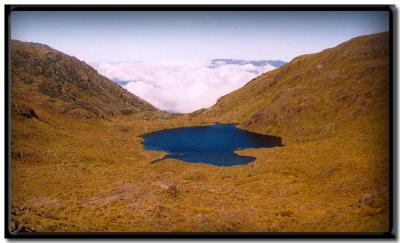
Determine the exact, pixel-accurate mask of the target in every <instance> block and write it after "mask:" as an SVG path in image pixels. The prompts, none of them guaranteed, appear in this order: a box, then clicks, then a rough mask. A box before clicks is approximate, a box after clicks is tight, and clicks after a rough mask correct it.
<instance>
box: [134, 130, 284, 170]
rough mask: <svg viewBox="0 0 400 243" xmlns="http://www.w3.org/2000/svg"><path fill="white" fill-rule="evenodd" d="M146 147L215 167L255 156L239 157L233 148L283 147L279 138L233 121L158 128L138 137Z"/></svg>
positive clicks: (180, 158)
mask: <svg viewBox="0 0 400 243" xmlns="http://www.w3.org/2000/svg"><path fill="white" fill-rule="evenodd" d="M141 137H142V138H143V145H144V148H145V149H146V150H156V151H164V152H167V153H168V155H166V156H165V157H164V158H161V159H158V160H155V161H153V162H152V163H156V162H160V161H162V160H164V159H167V158H173V159H179V160H183V161H186V162H191V163H196V162H197V163H206V164H212V165H219V166H232V165H240V164H247V163H250V162H252V161H254V160H255V159H256V158H255V157H251V156H240V155H238V154H235V153H234V151H235V150H240V149H246V148H272V147H276V146H283V145H282V140H281V138H280V137H275V136H268V135H263V134H258V133H253V132H249V131H245V130H242V129H239V128H237V127H236V126H235V125H234V124H220V123H216V124H214V125H211V126H195V127H181V128H173V129H166V130H161V131H157V132H153V133H148V134H145V135H142V136H141Z"/></svg>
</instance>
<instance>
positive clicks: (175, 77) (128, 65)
mask: <svg viewBox="0 0 400 243" xmlns="http://www.w3.org/2000/svg"><path fill="white" fill-rule="evenodd" d="M95 67H96V69H97V70H98V72H99V73H100V74H102V75H104V76H106V77H107V78H109V79H111V80H113V81H116V82H117V81H118V82H119V83H120V84H121V85H122V86H123V87H124V88H125V89H127V90H128V91H130V92H131V93H133V94H135V95H137V96H139V97H141V98H143V99H144V100H146V101H148V102H150V103H151V104H153V105H154V106H156V107H157V108H159V109H161V110H165V111H170V112H179V113H189V112H192V111H195V110H198V109H201V108H208V107H210V106H212V105H214V104H215V103H216V101H217V99H218V98H219V97H221V96H223V95H225V94H227V93H229V92H232V91H234V90H236V89H238V88H240V87H242V86H243V85H245V84H246V83H247V82H249V81H250V80H251V79H253V78H255V77H257V76H259V75H260V74H262V73H264V72H267V71H270V70H273V69H274V68H275V67H274V66H272V65H270V64H266V65H262V66H256V65H253V64H249V63H247V64H226V63H225V62H224V61H217V62H216V61H212V60H159V61H145V62H121V63H109V62H102V63H99V64H98V65H95ZM121 81H124V82H121Z"/></svg>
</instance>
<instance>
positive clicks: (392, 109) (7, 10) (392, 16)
mask: <svg viewBox="0 0 400 243" xmlns="http://www.w3.org/2000/svg"><path fill="white" fill-rule="evenodd" d="M12 11H388V12H389V36H390V47H389V48H390V78H389V82H390V84H389V113H390V114H389V116H390V117H389V118H390V119H389V140H390V142H389V148H388V150H389V170H390V173H389V212H390V213H389V231H388V232H194V233H189V232H68V233H64V232H26V233H11V232H10V212H11V211H10V184H11V182H10V170H11V166H10V158H11V156H10V155H11V150H10V148H11V146H10V142H11V138H10V127H11V126H10V125H11V119H10V84H9V82H10V68H11V62H10V61H11V60H10V38H11V35H10V29H11V26H10V24H11V21H10V15H11V12H12ZM397 13H398V12H397V9H396V7H395V6H394V5H173V4H171V5H8V4H7V5H4V24H5V26H4V27H5V28H4V31H5V35H4V36H5V37H4V48H5V52H4V54H5V59H4V60H5V70H4V71H5V72H4V73H5V79H4V87H5V95H4V97H5V107H4V111H5V113H4V117H5V123H4V124H5V141H4V142H5V150H4V151H5V163H4V170H5V171H4V173H5V188H4V192H5V195H4V198H5V201H4V205H5V209H4V210H5V211H4V218H5V222H4V223H5V224H4V225H5V229H4V232H5V235H4V236H5V238H25V239H29V238H30V239H34V238H36V239H45V238H60V239H61V238H81V239H83V238H89V239H105V238H113V239H117V238H132V239H133V238H136V239H149V238H150V239H163V238H164V239H179V238H187V239H200V238H211V239H254V238H272V239H395V238H396V237H397V227H398V219H397V216H398V215H397V213H398V211H397V210H398V209H397V203H398V198H397V190H398V188H397V186H398V184H397V182H398V179H397V162H398V155H397V131H398V129H397V122H398V118H397V101H398V99H397V85H398V84H397V80H398V74H397V69H396V67H397V64H398V58H397V57H398V54H397V41H398V38H397V36H398V33H397V28H398V26H396V25H397V20H398V17H397Z"/></svg>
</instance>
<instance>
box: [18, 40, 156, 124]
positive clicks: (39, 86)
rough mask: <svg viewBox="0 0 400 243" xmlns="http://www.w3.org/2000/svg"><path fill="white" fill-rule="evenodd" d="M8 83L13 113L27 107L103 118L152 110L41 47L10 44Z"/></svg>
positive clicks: (82, 65) (78, 64) (87, 68)
mask: <svg viewBox="0 0 400 243" xmlns="http://www.w3.org/2000/svg"><path fill="white" fill-rule="evenodd" d="M11 81H12V82H11V85H12V87H11V92H12V102H13V104H14V107H15V108H17V109H16V110H15V111H16V113H18V111H19V109H23V108H20V107H26V106H28V107H30V108H31V109H33V110H35V108H36V107H38V108H41V109H45V110H47V111H51V112H53V113H63V114H64V113H66V114H70V115H73V116H76V117H79V118H99V117H102V118H104V117H110V116H113V115H119V114H132V113H134V112H139V111H155V110H156V108H154V107H153V106H152V105H150V104H149V103H147V102H146V101H144V100H142V99H140V98H139V97H137V96H135V95H133V94H131V93H129V92H127V91H126V90H124V89H123V88H121V87H120V86H119V85H117V84H114V83H113V82H111V81H110V80H108V79H107V78H105V77H103V76H101V75H100V74H98V73H97V72H96V71H95V70H94V69H93V68H92V67H90V66H89V65H87V64H86V63H84V62H82V61H80V60H78V59H77V58H75V57H71V56H68V55H66V54H63V53H61V52H59V51H57V50H54V49H52V48H50V47H49V46H46V45H43V44H38V43H27V42H21V41H16V40H13V41H11ZM18 108H19V109H18Z"/></svg>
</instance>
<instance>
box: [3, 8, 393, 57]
mask: <svg viewBox="0 0 400 243" xmlns="http://www.w3.org/2000/svg"><path fill="white" fill-rule="evenodd" d="M388 21H389V14H388V12H349V11H347V12H333V11H329V12H327V11H323V12H305V11H303V12H298V11H294V12H272V11H271V12H220V11H213V12H85V11H79V12H22V11H17V12H12V14H11V37H12V39H18V40H22V41H32V42H40V43H45V44H48V45H50V46H51V47H53V48H55V49H58V50H60V51H62V52H65V53H67V54H69V55H73V56H76V57H78V58H79V59H82V60H85V61H86V62H89V63H93V62H100V61H108V62H113V61H116V62H118V61H135V60H158V59H211V58H238V59H280V60H284V61H290V60H291V59H292V58H294V57H296V56H298V55H302V54H305V53H312V52H317V51H320V50H323V49H325V48H329V47H333V46H335V45H337V44H339V43H341V42H343V41H346V40H348V39H350V38H352V37H355V36H359V35H364V34H370V33H376V32H383V31H387V30H388V28H389V24H388Z"/></svg>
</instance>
